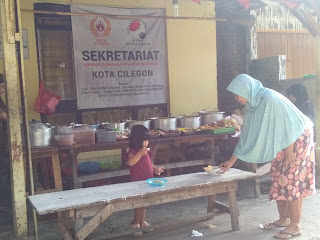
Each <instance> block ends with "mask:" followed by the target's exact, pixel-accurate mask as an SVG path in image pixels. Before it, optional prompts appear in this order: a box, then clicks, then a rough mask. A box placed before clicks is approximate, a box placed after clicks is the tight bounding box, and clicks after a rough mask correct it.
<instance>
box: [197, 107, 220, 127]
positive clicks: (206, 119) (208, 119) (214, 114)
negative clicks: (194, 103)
mask: <svg viewBox="0 0 320 240" xmlns="http://www.w3.org/2000/svg"><path fill="white" fill-rule="evenodd" d="M223 114H224V112H219V111H207V110H202V111H200V112H198V115H199V116H201V119H202V121H201V124H202V125H206V124H208V125H211V124H213V122H218V121H220V120H221V119H222V118H223Z"/></svg>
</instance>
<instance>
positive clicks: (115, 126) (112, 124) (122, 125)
mask: <svg viewBox="0 0 320 240" xmlns="http://www.w3.org/2000/svg"><path fill="white" fill-rule="evenodd" d="M106 124H107V127H108V128H110V129H117V132H118V133H123V132H124V130H125V129H126V122H107V123H106Z"/></svg>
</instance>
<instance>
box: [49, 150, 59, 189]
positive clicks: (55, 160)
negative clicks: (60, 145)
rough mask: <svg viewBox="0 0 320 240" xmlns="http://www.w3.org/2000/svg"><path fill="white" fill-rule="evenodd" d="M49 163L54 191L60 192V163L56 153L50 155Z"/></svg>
mask: <svg viewBox="0 0 320 240" xmlns="http://www.w3.org/2000/svg"><path fill="white" fill-rule="evenodd" d="M51 162H52V169H53V178H54V186H55V189H59V190H62V180H61V170H60V161H59V153H58V152H54V153H52V156H51Z"/></svg>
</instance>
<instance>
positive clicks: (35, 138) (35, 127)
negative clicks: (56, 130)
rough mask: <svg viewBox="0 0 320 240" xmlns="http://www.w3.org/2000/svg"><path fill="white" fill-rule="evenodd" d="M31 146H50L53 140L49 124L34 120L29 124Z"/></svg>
mask: <svg viewBox="0 0 320 240" xmlns="http://www.w3.org/2000/svg"><path fill="white" fill-rule="evenodd" d="M29 132H30V145H31V147H48V146H49V145H50V142H51V137H52V130H51V127H50V125H49V124H44V123H42V122H40V121H36V120H32V122H31V123H30V124H29Z"/></svg>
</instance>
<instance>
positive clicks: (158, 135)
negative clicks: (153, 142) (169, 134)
mask: <svg viewBox="0 0 320 240" xmlns="http://www.w3.org/2000/svg"><path fill="white" fill-rule="evenodd" d="M158 137H160V133H158V134H150V138H158Z"/></svg>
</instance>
